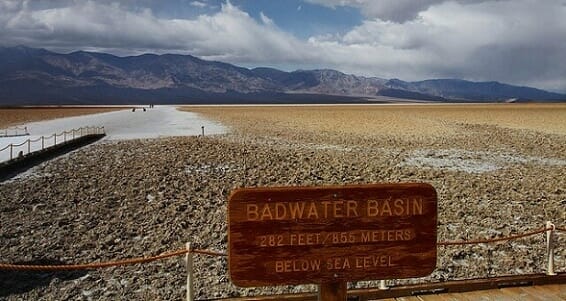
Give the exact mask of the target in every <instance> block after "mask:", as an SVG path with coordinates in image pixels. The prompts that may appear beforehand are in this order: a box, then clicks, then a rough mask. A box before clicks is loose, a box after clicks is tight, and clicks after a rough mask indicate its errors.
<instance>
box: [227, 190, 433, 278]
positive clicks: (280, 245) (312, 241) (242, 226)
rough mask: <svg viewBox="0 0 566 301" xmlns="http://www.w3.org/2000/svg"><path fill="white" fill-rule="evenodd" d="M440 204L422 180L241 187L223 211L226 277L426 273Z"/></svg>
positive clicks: (430, 266)
mask: <svg viewBox="0 0 566 301" xmlns="http://www.w3.org/2000/svg"><path fill="white" fill-rule="evenodd" d="M437 202H438V201H437V193H436V190H435V189H434V187H432V186H431V185H429V184H425V183H398V184H365V185H344V186H314V187H265V188H238V189H236V190H234V191H232V193H231V195H230V197H229V199H228V212H227V219H228V264H229V272H230V277H231V281H232V282H233V283H234V284H235V285H237V286H242V287H255V286H273V285H294V284H308V283H312V284H325V283H342V282H347V281H361V280H376V279H401V278H415V277H424V276H426V275H429V274H430V273H432V271H433V270H434V269H435V268H436V260H437V246H436V239H437Z"/></svg>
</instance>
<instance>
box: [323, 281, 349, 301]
mask: <svg viewBox="0 0 566 301" xmlns="http://www.w3.org/2000/svg"><path fill="white" fill-rule="evenodd" d="M347 284H348V283H347V282H331V283H323V284H320V285H319V286H318V300H319V301H346V299H347V295H348V294H347V291H348V287H347Z"/></svg>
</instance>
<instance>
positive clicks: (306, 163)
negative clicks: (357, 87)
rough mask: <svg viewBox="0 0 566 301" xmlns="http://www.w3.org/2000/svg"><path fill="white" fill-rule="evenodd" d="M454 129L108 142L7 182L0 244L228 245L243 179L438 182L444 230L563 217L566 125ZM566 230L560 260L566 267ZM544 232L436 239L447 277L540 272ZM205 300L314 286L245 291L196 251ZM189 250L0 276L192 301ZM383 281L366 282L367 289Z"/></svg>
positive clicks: (85, 254) (62, 249) (106, 252)
mask: <svg viewBox="0 0 566 301" xmlns="http://www.w3.org/2000/svg"><path fill="white" fill-rule="evenodd" d="M458 126H459V127H460V128H461V129H462V134H461V135H458V136H450V135H448V136H447V135H444V136H442V135H441V136H435V137H432V136H430V137H429V136H427V137H423V138H422V139H402V138H399V137H396V136H393V135H389V136H388V135H381V136H367V135H363V136H361V135H348V136H344V135H335V134H332V133H329V132H319V133H316V132H307V131H304V132H301V131H293V132H285V131H283V130H281V128H278V129H265V131H263V132H262V133H263V134H261V133H260V131H259V130H257V128H255V129H254V128H252V127H253V125H248V124H243V125H241V126H239V127H234V131H233V133H231V134H227V135H222V136H214V137H213V136H211V137H204V138H203V137H181V138H167V139H154V140H133V141H120V142H105V141H101V142H99V143H97V144H94V145H91V146H88V147H85V148H83V149H80V150H78V151H75V152H73V153H71V154H68V155H66V156H64V157H61V158H57V159H55V160H52V161H49V162H46V163H44V164H42V165H41V166H39V167H38V168H36V169H35V170H33V171H32V172H31V173H27V174H25V175H22V176H20V177H19V178H16V179H13V180H10V181H7V182H4V183H0V200H1V201H0V254H1V257H2V260H1V261H2V262H10V263H38V264H41V263H54V264H57V263H65V264H72V263H87V262H103V261H109V260H116V259H121V258H130V257H139V256H148V255H156V254H160V253H162V252H166V251H172V250H177V249H182V248H184V246H185V243H186V242H192V243H193V245H195V246H196V247H198V248H203V249H210V250H217V251H226V246H227V232H226V231H227V229H226V199H227V196H228V195H229V193H230V191H231V190H232V189H234V188H236V187H242V186H282V185H285V186H287V185H326V184H349V183H380V182H413V181H418V182H428V183H431V184H432V185H433V186H434V187H435V188H436V190H437V192H438V195H439V210H438V212H439V216H438V220H439V223H438V237H439V240H440V241H446V240H465V239H475V238H494V237H501V236H507V235H510V234H517V233H524V232H526V231H530V230H532V229H536V228H540V227H542V226H543V225H544V222H545V221H547V220H551V221H554V222H555V223H556V224H557V225H561V226H564V225H565V224H566V210H565V208H566V177H565V176H564V174H565V173H564V171H565V169H566V135H563V134H552V133H541V132H536V131H532V130H524V129H507V128H500V127H497V126H494V125H478V124H470V125H458ZM565 242H566V234H561V235H559V236H558V241H557V245H558V247H557V251H556V255H557V256H556V262H555V265H556V267H557V269H558V270H560V271H565V270H566V249H565V248H564V245H565ZM544 258H545V245H544V235H543V234H539V235H536V236H534V237H529V238H525V239H520V240H515V241H512V242H507V243H497V244H489V245H486V244H482V245H474V246H465V247H462V246H451V247H439V248H438V265H437V266H438V268H437V269H436V270H435V272H434V273H433V274H432V275H431V276H429V277H427V278H424V279H412V280H403V281H401V280H397V281H395V283H406V282H416V281H442V280H448V279H461V278H475V277H486V276H495V275H508V274H523V273H538V272H544V268H545V259H544ZM195 265H196V275H197V277H198V279H197V280H196V282H195V286H196V290H197V293H196V296H197V298H199V299H205V298H215V297H228V296H238V295H249V294H259V293H262V294H265V293H283V292H295V291H308V290H312V289H313V287H312V286H308V285H307V286H297V287H269V288H254V289H241V288H236V287H234V286H233V285H232V284H231V283H230V279H229V276H228V272H227V260H226V258H223V257H210V256H202V255H199V256H197V257H196V259H195ZM185 277H186V273H185V267H184V263H183V260H182V258H181V257H178V258H173V259H167V260H162V261H157V262H153V263H149V264H143V265H132V266H125V267H116V268H105V269H98V270H91V271H80V272H73V273H22V272H12V271H2V272H1V273H0V299H6V300H21V299H24V300H41V299H48V300H76V299H84V300H99V299H132V300H140V299H143V300H173V299H180V298H183V296H184V293H185V291H184V290H185V288H184V285H185V280H186V278H185ZM371 285H374V283H369V282H360V283H355V284H351V286H357V287H364V286H371Z"/></svg>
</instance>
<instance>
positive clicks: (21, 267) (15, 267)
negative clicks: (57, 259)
mask: <svg viewBox="0 0 566 301" xmlns="http://www.w3.org/2000/svg"><path fill="white" fill-rule="evenodd" d="M187 252H189V251H187V249H182V250H177V251H173V252H168V253H163V254H160V255H156V256H151V257H138V258H130V259H124V260H117V261H108V262H99V263H85V264H62V265H30V264H8V263H0V271H1V270H12V271H76V270H92V269H98V268H108V267H116V266H124V265H132V264H138V263H148V262H152V261H156V260H161V259H166V258H170V257H176V256H181V255H185V254H187ZM190 252H191V253H196V254H203V255H210V256H226V254H225V253H220V252H215V251H210V250H200V249H194V250H191V251H190Z"/></svg>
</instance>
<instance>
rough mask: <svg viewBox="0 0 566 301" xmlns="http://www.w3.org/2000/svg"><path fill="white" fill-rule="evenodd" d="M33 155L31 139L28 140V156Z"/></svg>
mask: <svg viewBox="0 0 566 301" xmlns="http://www.w3.org/2000/svg"><path fill="white" fill-rule="evenodd" d="M29 153H31V139H28V154H29Z"/></svg>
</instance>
